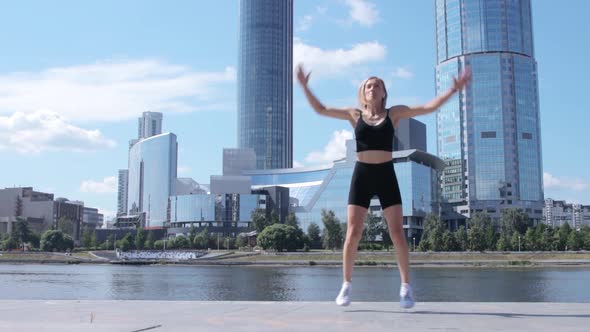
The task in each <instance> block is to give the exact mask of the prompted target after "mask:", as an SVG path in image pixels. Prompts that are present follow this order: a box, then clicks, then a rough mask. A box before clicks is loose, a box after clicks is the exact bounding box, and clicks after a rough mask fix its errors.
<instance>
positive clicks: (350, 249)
mask: <svg viewBox="0 0 590 332" xmlns="http://www.w3.org/2000/svg"><path fill="white" fill-rule="evenodd" d="M366 215H367V209H366V208H364V207H362V206H358V205H352V204H349V205H348V223H347V228H346V239H345V241H344V249H343V253H342V276H343V278H344V281H348V282H350V281H351V280H352V269H353V268H354V260H355V259H356V254H357V251H358V245H359V242H360V240H361V237H362V236H363V227H364V220H365V216H366Z"/></svg>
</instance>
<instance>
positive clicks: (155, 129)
mask: <svg viewBox="0 0 590 332" xmlns="http://www.w3.org/2000/svg"><path fill="white" fill-rule="evenodd" d="M137 121H138V126H137V138H138V139H142V138H148V137H152V136H156V135H160V134H161V133H162V113H160V112H143V114H142V116H141V118H138V119H137Z"/></svg>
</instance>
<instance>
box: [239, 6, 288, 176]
mask: <svg viewBox="0 0 590 332" xmlns="http://www.w3.org/2000/svg"><path fill="white" fill-rule="evenodd" d="M238 84H239V85H238V147H239V148H252V149H254V151H255V153H256V168H258V169H272V168H290V167H292V165H293V112H292V104H293V100H292V99H293V96H292V94H293V1H292V0H241V1H240V34H239V59H238Z"/></svg>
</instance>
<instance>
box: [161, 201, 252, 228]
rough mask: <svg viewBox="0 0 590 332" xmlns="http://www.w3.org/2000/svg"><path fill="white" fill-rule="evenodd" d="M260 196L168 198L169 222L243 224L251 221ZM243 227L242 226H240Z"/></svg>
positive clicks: (219, 224) (215, 224) (221, 224)
mask: <svg viewBox="0 0 590 332" xmlns="http://www.w3.org/2000/svg"><path fill="white" fill-rule="evenodd" d="M259 200H260V195H249V194H202V195H178V196H171V197H170V222H171V223H194V222H200V221H202V222H209V223H210V224H211V225H212V226H223V225H224V224H225V223H227V222H233V223H242V224H245V223H247V222H249V221H252V211H254V210H255V209H256V208H257V207H258V202H259ZM240 226H243V225H240Z"/></svg>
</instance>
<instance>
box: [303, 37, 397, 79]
mask: <svg viewBox="0 0 590 332" xmlns="http://www.w3.org/2000/svg"><path fill="white" fill-rule="evenodd" d="M385 53H386V50H385V46H384V45H381V44H380V43H379V42H377V41H372V42H365V43H360V44H355V45H353V46H352V47H351V48H349V49H342V48H340V49H333V50H324V49H321V48H319V47H316V46H312V45H307V44H305V43H304V42H302V41H301V40H300V39H297V38H295V40H294V42H293V65H294V66H297V65H298V64H299V63H302V64H303V65H304V66H305V69H306V70H311V71H312V72H313V73H312V79H313V77H318V76H325V75H333V74H338V73H342V72H345V71H346V70H347V69H349V68H350V67H352V66H355V65H359V64H364V63H367V62H373V61H379V60H383V59H384V58H385Z"/></svg>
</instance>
